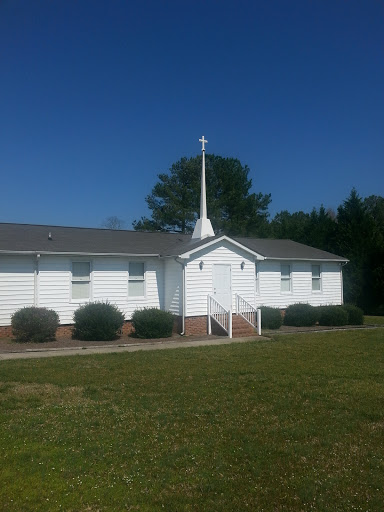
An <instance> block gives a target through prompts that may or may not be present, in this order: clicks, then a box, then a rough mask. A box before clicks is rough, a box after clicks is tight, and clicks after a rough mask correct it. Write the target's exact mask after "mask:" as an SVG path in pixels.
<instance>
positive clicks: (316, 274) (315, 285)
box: [312, 265, 321, 292]
mask: <svg viewBox="0 0 384 512" xmlns="http://www.w3.org/2000/svg"><path fill="white" fill-rule="evenodd" d="M312 291H313V292H321V267H320V265H312Z"/></svg>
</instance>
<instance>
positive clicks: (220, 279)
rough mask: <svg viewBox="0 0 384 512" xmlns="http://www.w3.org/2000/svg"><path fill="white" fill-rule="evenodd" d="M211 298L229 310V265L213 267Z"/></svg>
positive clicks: (230, 302) (230, 303)
mask: <svg viewBox="0 0 384 512" xmlns="http://www.w3.org/2000/svg"><path fill="white" fill-rule="evenodd" d="M213 296H214V297H215V299H216V300H217V301H218V302H220V304H221V305H222V306H224V307H225V308H226V309H229V308H230V307H231V306H232V300H231V265H213Z"/></svg>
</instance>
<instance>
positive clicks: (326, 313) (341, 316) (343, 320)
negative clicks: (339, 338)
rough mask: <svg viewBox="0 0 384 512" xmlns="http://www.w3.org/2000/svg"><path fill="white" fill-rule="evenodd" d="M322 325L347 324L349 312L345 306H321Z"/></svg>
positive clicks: (320, 322)
mask: <svg viewBox="0 0 384 512" xmlns="http://www.w3.org/2000/svg"><path fill="white" fill-rule="evenodd" d="M318 309H319V312H320V315H319V324H320V325H347V324H348V313H347V311H346V310H345V309H344V308H343V306H320V307H319V308H318Z"/></svg>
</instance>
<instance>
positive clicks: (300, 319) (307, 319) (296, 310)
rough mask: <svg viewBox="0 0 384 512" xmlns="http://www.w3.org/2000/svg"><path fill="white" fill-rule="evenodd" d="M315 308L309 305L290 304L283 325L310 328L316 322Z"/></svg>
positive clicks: (316, 312) (316, 313)
mask: <svg viewBox="0 0 384 512" xmlns="http://www.w3.org/2000/svg"><path fill="white" fill-rule="evenodd" d="M318 316H319V315H318V311H317V308H315V307H313V306H311V305H310V304H292V305H291V306H288V307H287V309H286V311H285V316H284V324H285V325H293V326H295V327H310V326H311V325H315V323H316V322H317V321H318V319H319V318H318Z"/></svg>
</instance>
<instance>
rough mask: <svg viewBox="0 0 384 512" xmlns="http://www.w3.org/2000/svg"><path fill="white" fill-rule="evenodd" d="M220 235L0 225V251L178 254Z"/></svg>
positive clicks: (293, 247)
mask: <svg viewBox="0 0 384 512" xmlns="http://www.w3.org/2000/svg"><path fill="white" fill-rule="evenodd" d="M49 234H51V239H49ZM220 238H222V235H216V236H215V237H212V238H206V239H204V240H193V239H192V238H191V236H190V235H182V234H177V233H157V232H156V233H146V232H140V231H126V230H110V229H95V228H76V227H75V228H74V227H63V226H41V225H32V224H0V251H1V252H19V251H20V252H41V253H44V252H49V253H69V254H79V253H84V254H130V255H138V256H139V255H158V256H179V255H181V254H183V253H186V252H189V251H192V250H194V249H196V248H198V247H202V246H204V245H205V244H206V243H207V242H212V241H213V240H217V239H220ZM233 240H235V241H236V242H238V243H239V244H241V245H243V246H244V247H246V248H248V249H250V250H251V251H253V252H256V253H258V254H260V255H261V256H264V257H265V258H270V259H284V258H286V259H302V260H332V261H347V260H346V258H342V257H341V256H337V255H335V254H331V253H329V252H326V251H321V250H319V249H315V248H313V247H309V246H307V245H303V244H299V243H297V242H292V241H291V240H272V239H261V238H237V237H236V238H233Z"/></svg>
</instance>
